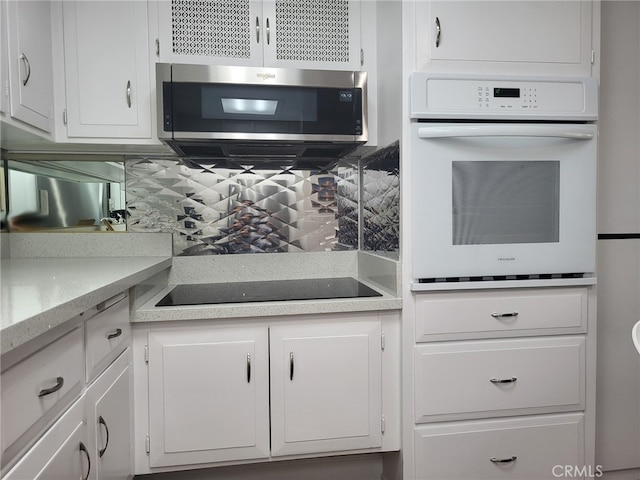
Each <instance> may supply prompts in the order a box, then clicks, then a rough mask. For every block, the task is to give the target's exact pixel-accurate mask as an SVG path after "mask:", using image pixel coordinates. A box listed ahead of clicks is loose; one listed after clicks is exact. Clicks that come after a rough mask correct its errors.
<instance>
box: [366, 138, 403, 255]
mask: <svg viewBox="0 0 640 480" xmlns="http://www.w3.org/2000/svg"><path fill="white" fill-rule="evenodd" d="M361 169H362V186H363V187H362V246H361V248H362V249H363V250H366V251H373V252H385V253H386V254H387V256H391V257H394V258H396V259H397V258H399V251H400V147H399V142H394V143H392V144H391V145H389V146H388V147H385V148H382V149H380V150H378V151H377V152H375V153H374V154H372V155H370V156H368V157H366V158H365V159H363V160H362V165H361ZM394 253H395V255H394Z"/></svg>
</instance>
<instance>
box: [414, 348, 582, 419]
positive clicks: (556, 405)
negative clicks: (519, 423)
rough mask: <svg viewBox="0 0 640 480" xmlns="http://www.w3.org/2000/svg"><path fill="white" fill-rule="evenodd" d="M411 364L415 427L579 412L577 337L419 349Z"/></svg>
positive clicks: (579, 359)
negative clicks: (445, 419)
mask: <svg viewBox="0 0 640 480" xmlns="http://www.w3.org/2000/svg"><path fill="white" fill-rule="evenodd" d="M415 363H416V399H415V400H416V402H415V418H416V422H424V421H429V420H433V418H430V417H437V416H443V415H444V416H454V415H465V416H467V417H482V416H493V415H497V414H501V413H502V414H507V415H513V414H516V413H518V410H522V409H538V411H539V412H540V409H544V408H547V409H550V408H553V410H554V411H557V410H558V409H563V410H577V409H583V408H584V396H585V386H584V381H585V380H584V378H585V372H584V364H585V341H584V338H582V337H546V338H530V339H517V340H493V341H471V342H456V343H438V344H431V345H421V346H418V347H416V348H415ZM501 411H502V412H501ZM528 413H534V412H528Z"/></svg>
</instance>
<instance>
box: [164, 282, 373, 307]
mask: <svg viewBox="0 0 640 480" xmlns="http://www.w3.org/2000/svg"><path fill="white" fill-rule="evenodd" d="M381 296H382V294H381V293H378V292H376V291H375V290H374V289H372V288H369V287H367V286H366V285H364V284H362V283H360V282H359V281H358V280H356V279H355V278H350V277H341V278H313V279H304V280H272V281H259V282H234V283H206V284H202V283H196V284H192V285H176V286H175V287H174V288H173V290H171V291H170V292H169V293H168V294H167V295H165V297H164V298H163V299H162V300H160V301H159V302H158V303H156V307H174V306H179V305H208V304H220V303H246V302H272V301H281V300H322V299H331V298H356V297H381Z"/></svg>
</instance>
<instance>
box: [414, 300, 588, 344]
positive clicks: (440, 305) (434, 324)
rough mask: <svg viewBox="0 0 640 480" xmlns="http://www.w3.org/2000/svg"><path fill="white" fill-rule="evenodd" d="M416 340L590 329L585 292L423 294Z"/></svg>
mask: <svg viewBox="0 0 640 480" xmlns="http://www.w3.org/2000/svg"><path fill="white" fill-rule="evenodd" d="M415 306H416V340H417V341H418V342H424V341H429V340H434V336H441V337H444V338H443V339H447V338H446V336H447V335H449V336H451V335H452V334H453V335H459V334H467V335H468V336H469V337H472V336H476V337H489V336H496V335H498V336H506V335H510V334H517V335H523V334H526V333H527V332H530V333H532V334H541V333H543V331H545V333H564V334H567V333H584V332H586V330H587V290H586V289H585V288H554V289H519V290H514V291H501V292H499V293H496V292H495V291H490V292H489V291H486V292H451V293H423V294H417V295H416V296H415Z"/></svg>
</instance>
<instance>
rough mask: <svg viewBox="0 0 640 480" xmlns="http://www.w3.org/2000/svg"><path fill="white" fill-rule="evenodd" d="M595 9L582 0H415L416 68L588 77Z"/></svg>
mask: <svg viewBox="0 0 640 480" xmlns="http://www.w3.org/2000/svg"><path fill="white" fill-rule="evenodd" d="M591 10H592V2H590V1H578V0H567V1H564V0H562V1H557V0H556V1H543V2H541V1H535V0H534V1H531V0H524V1H517V2H504V1H491V0H488V1H456V2H451V1H444V0H433V1H430V2H416V31H417V34H418V43H417V55H418V69H423V68H425V67H429V68H431V67H436V66H438V65H440V66H441V67H442V68H444V69H447V70H453V71H460V69H467V71H468V69H469V68H470V67H473V68H474V69H476V70H477V71H478V72H479V73H480V72H484V71H486V72H493V71H496V70H498V71H507V72H512V73H513V72H516V71H524V70H526V69H527V68H528V69H529V72H530V73H538V74H542V73H545V74H551V73H559V74H583V75H590V73H591V30H592V27H591V17H592V11H591ZM469 62H471V64H470V63H469Z"/></svg>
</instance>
